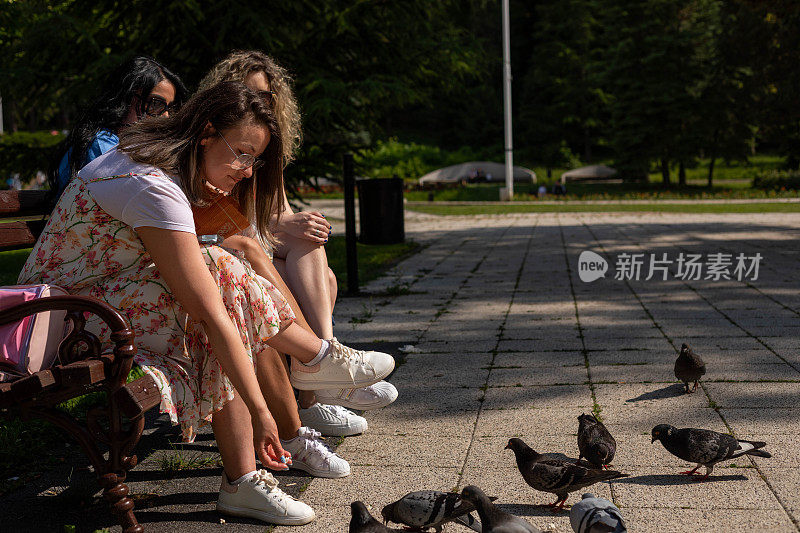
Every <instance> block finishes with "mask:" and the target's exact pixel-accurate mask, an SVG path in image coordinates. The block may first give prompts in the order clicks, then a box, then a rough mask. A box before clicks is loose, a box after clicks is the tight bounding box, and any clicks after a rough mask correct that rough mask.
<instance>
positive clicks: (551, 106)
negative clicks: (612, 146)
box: [517, 0, 606, 166]
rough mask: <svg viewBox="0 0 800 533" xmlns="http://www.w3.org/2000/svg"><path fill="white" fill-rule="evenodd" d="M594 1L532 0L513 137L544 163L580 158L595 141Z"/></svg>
mask: <svg viewBox="0 0 800 533" xmlns="http://www.w3.org/2000/svg"><path fill="white" fill-rule="evenodd" d="M595 9H596V7H595V3H594V2H593V1H591V0H566V1H558V0H549V1H545V2H540V3H538V4H537V5H536V10H535V14H534V15H533V19H534V22H533V30H534V31H533V35H534V39H533V46H532V51H531V54H530V60H529V62H528V64H529V66H530V68H529V69H528V71H527V72H525V73H524V77H523V76H520V78H519V79H522V80H523V83H522V86H523V89H522V91H521V98H520V100H519V104H518V106H519V108H520V111H519V119H520V120H519V121H518V123H519V124H520V128H519V130H518V131H519V132H520V133H519V142H518V143H517V145H518V146H521V147H524V148H525V149H526V150H527V151H529V153H531V156H532V157H533V158H535V159H536V160H537V161H541V162H543V163H545V164H546V165H548V166H556V165H563V164H565V163H567V162H568V161H567V159H569V156H568V155H566V154H569V153H570V152H574V153H579V154H581V156H582V158H583V160H584V161H587V162H590V161H591V160H592V158H593V149H594V147H595V146H597V145H598V144H600V142H601V141H600V140H599V138H600V137H601V135H602V125H603V123H604V121H605V113H606V106H605V102H604V95H603V92H602V90H601V88H600V87H599V83H598V82H599V80H598V79H597V76H596V75H595V72H596V61H597V59H598V50H599V49H600V48H601V47H602V43H599V42H598V41H597V39H596V31H597V29H598V28H597V20H596V18H595V13H594V11H595Z"/></svg>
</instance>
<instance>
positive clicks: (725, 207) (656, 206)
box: [406, 200, 800, 215]
mask: <svg viewBox="0 0 800 533" xmlns="http://www.w3.org/2000/svg"><path fill="white" fill-rule="evenodd" d="M406 209H408V210H409V211H418V212H420V213H429V214H432V215H502V214H506V213H584V212H603V213H606V212H637V211H638V212H642V211H649V212H654V211H655V212H664V213H800V202H795V203H748V204H719V203H717V204H710V203H703V202H702V201H700V200H698V201H697V202H696V203H691V204H670V203H652V204H647V203H643V204H599V205H598V204H594V205H587V204H564V205H552V204H546V205H535V204H534V205H530V204H526V205H514V204H513V203H511V204H486V205H441V204H439V205H425V204H413V205H407V206H406Z"/></svg>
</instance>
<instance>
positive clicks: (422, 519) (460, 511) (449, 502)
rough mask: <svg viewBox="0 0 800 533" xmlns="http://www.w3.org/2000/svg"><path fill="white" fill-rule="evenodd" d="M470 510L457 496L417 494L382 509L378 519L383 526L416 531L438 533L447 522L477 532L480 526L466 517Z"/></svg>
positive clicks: (458, 495)
mask: <svg viewBox="0 0 800 533" xmlns="http://www.w3.org/2000/svg"><path fill="white" fill-rule="evenodd" d="M474 510H475V506H474V505H472V504H471V503H470V502H466V501H464V500H463V499H462V498H461V495H460V494H459V493H457V492H441V491H438V490H418V491H415V492H409V493H408V494H406V495H405V496H403V497H402V498H400V499H399V500H397V501H396V502H394V503H390V504H389V505H387V506H385V507H384V508H383V509H382V510H381V516H383V520H384V521H386V522H396V523H398V524H405V525H406V526H409V527H412V528H414V529H417V530H423V529H429V528H433V529H434V530H435V531H441V530H442V526H443V525H444V524H446V523H447V522H458V523H460V524H462V525H464V526H466V527H468V528H470V529H472V530H474V531H478V532H480V531H481V523H480V522H478V521H477V520H475V518H473V517H472V516H470V515H469V513H470V512H472V511H474Z"/></svg>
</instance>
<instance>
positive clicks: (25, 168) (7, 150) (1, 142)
mask: <svg viewBox="0 0 800 533" xmlns="http://www.w3.org/2000/svg"><path fill="white" fill-rule="evenodd" d="M63 139H64V136H63V135H61V134H60V133H57V134H56V135H53V134H52V132H49V131H37V132H27V131H20V132H16V133H4V134H2V135H0V188H5V187H6V179H8V178H9V177H10V176H11V174H14V173H17V172H18V173H19V175H20V180H21V181H22V183H27V182H29V181H30V180H32V179H33V178H34V177H35V176H36V171H37V170H41V171H43V172H46V171H47V168H48V167H49V166H50V161H51V160H52V158H53V157H54V155H55V151H56V150H57V149H58V148H57V147H56V146H57V145H58V143H59V142H61V141H62V140H63Z"/></svg>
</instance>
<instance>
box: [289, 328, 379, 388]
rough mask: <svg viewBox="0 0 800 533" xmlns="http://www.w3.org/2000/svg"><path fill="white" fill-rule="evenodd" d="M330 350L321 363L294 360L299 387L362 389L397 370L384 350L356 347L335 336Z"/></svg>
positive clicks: (294, 382) (294, 376) (293, 378)
mask: <svg viewBox="0 0 800 533" xmlns="http://www.w3.org/2000/svg"><path fill="white" fill-rule="evenodd" d="M328 342H330V343H331V349H330V353H329V354H328V356H327V357H326V358H324V359H323V360H322V361H321V362H320V363H319V364H318V365H315V366H313V367H308V366H304V365H303V364H300V363H298V362H297V361H294V360H293V361H292V373H291V382H292V386H293V387H294V388H295V389H299V390H319V389H342V388H359V387H366V386H367V385H372V384H373V383H377V382H378V381H380V380H382V379H383V378H385V377H386V376H388V375H389V374H391V373H392V370H394V358H393V357H392V356H391V355H389V354H387V353H383V352H372V351H364V350H354V349H353V348H349V347H347V346H345V345H343V344H341V343H340V342H339V341H337V340H336V338H335V337H334V338H333V339H331V340H330V341H328Z"/></svg>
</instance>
